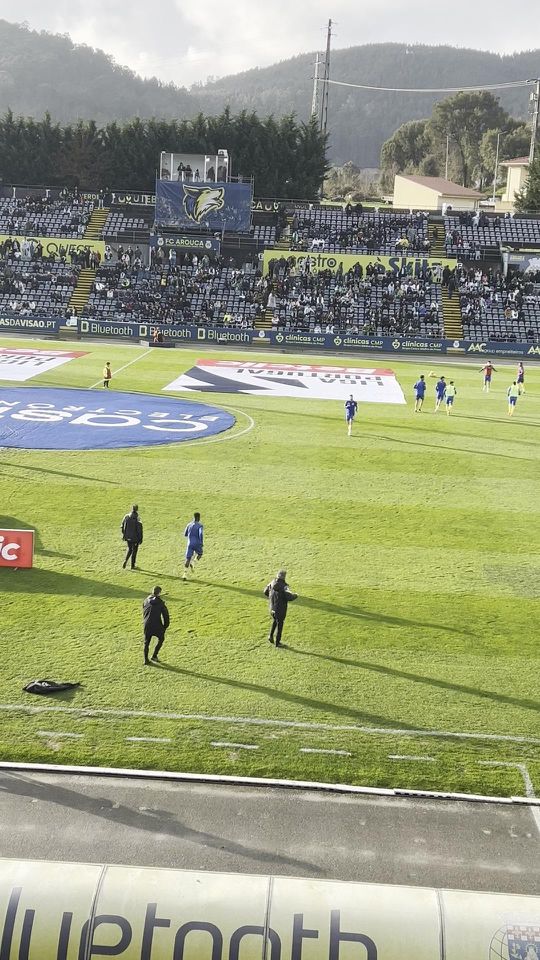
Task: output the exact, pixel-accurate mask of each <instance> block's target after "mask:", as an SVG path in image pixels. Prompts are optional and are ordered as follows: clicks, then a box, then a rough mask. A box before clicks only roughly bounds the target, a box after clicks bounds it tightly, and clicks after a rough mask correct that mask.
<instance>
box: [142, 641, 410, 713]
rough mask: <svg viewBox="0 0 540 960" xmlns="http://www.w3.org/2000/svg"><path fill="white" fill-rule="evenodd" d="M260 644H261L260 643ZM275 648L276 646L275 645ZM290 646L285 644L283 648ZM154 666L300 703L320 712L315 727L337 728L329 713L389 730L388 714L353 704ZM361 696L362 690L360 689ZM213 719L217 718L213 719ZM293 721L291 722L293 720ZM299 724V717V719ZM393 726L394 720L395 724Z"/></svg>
mask: <svg viewBox="0 0 540 960" xmlns="http://www.w3.org/2000/svg"><path fill="white" fill-rule="evenodd" d="M261 646H262V644H261ZM264 646H265V647H268V648H269V650H270V651H271V649H272V648H271V647H270V644H269V643H265V644H264ZM274 649H275V648H274ZM287 649H292V648H290V647H289V648H288V647H287V646H286V645H284V650H287ZM154 666H155V667H156V668H160V669H161V670H165V671H169V672H170V673H177V674H179V675H180V676H183V677H191V678H192V679H194V680H204V681H205V682H206V683H214V684H218V685H221V686H225V687H232V688H233V690H243V691H245V692H246V693H255V694H262V695H263V696H265V697H269V698H270V699H271V700H279V701H281V702H282V703H292V704H294V705H295V706H300V707H303V708H307V709H308V710H309V711H311V712H312V711H323V712H324V714H325V718H327V719H323V720H322V721H320V722H319V721H317V722H316V725H317V727H318V728H324V727H328V729H329V730H332V729H334V728H335V727H336V723H335V721H333V720H332V716H335V717H341V718H343V719H345V720H348V721H349V724H351V729H356V728H358V727H360V726H370V727H373V726H376V727H378V728H381V729H383V728H384V729H388V730H390V729H392V721H390V720H389V719H388V717H381V716H379V715H377V714H374V713H368V712H367V711H365V710H360V709H358V708H356V707H353V706H347V705H346V704H343V703H339V704H336V703H328V702H327V701H325V700H316V699H315V698H314V697H306V696H303V695H302V694H299V693H292V692H291V691H289V690H280V689H277V688H276V687H270V686H268V685H263V684H260V683H252V682H251V681H248V680H238V679H237V678H233V677H227V676H221V677H217V676H214V675H212V674H209V673H200V672H199V671H196V670H188V669H187V668H186V667H176V666H173V665H172V664H170V663H164V662H163V661H162V660H159V661H158V662H157V663H155V664H154ZM359 695H360V696H361V692H360V691H359ZM215 719H216V720H218V719H219V717H216V718H215ZM275 722H276V724H279V720H276V721H275ZM290 722H291V721H286V723H287V724H290ZM292 722H294V721H292ZM298 722H299V723H300V724H302V722H303V721H302V720H299V721H298ZM394 725H395V723H394ZM307 726H308V727H309V726H311V723H310V722H308V723H307ZM399 726H400V729H403V730H411V731H413V730H419V729H422V728H421V727H418V725H414V726H412V725H411V724H409V723H405V722H402V721H399ZM339 728H340V729H343V725H342V724H340V725H339Z"/></svg>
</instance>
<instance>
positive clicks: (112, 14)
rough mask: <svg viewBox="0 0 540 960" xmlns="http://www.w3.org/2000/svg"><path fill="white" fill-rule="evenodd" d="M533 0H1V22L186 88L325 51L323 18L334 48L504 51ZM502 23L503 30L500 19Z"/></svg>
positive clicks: (518, 39) (523, 32) (517, 37)
mask: <svg viewBox="0 0 540 960" xmlns="http://www.w3.org/2000/svg"><path fill="white" fill-rule="evenodd" d="M535 11H536V2H534V4H533V0H514V2H513V4H512V16H509V15H508V5H507V3H506V0H505V2H504V3H503V0H476V2H475V3H471V2H470V0H454V4H453V6H452V8H451V10H450V9H449V8H448V7H444V5H440V4H439V5H436V4H432V3H430V2H428V0H408V2H407V3H404V2H403V0H362V2H361V3H360V2H358V0H332V2H331V3H329V2H328V0H229V2H228V3H225V2H224V0H199V2H198V3H197V2H190V0H159V3H154V4H153V5H152V4H149V3H148V0H131V2H130V3H129V4H127V5H126V4H120V3H119V2H118V0H92V2H91V3H90V4H89V3H88V2H87V0H84V2H83V0H54V3H49V4H44V3H43V0H25V4H24V6H23V7H22V8H21V6H20V2H19V0H2V15H3V16H4V18H5V19H6V20H11V21H15V22H20V21H21V19H22V17H23V16H24V18H25V21H26V22H27V23H28V25H29V26H30V27H31V28H33V29H37V30H42V29H45V30H49V31H51V32H53V33H67V34H69V35H70V36H71V38H72V39H73V40H74V41H75V42H76V43H87V44H88V45H90V46H92V47H99V48H101V49H103V50H105V52H106V53H109V54H110V55H112V56H113V57H114V58H115V60H117V61H118V62H119V63H121V64H123V65H125V66H128V67H130V68H131V69H132V70H135V71H136V72H137V73H140V74H141V75H142V76H145V77H148V76H157V77H159V78H160V79H161V80H163V81H173V82H175V83H178V84H180V85H183V86H188V85H190V84H192V83H195V82H198V81H204V80H206V78H207V77H208V76H209V75H212V76H224V75H226V74H232V73H238V72H240V71H242V70H247V69H250V68H252V67H256V66H268V65H270V64H271V63H275V62H276V61H279V60H284V59H287V58H288V57H291V56H295V55H296V54H299V53H304V52H308V51H315V50H322V49H323V47H324V45H325V41H326V23H327V21H328V17H329V16H332V18H333V19H334V20H335V27H334V31H335V36H334V39H333V44H334V46H335V47H338V48H339V47H349V46H355V45H357V44H362V43H378V42H388V41H392V40H393V41H400V42H405V43H438V44H442V43H444V44H453V45H456V46H470V47H478V48H480V49H489V50H495V51H498V52H500V53H505V52H506V53H510V52H512V51H514V50H518V49H529V48H530V46H531V43H530V37H531V23H532V22H534V20H535V16H536V13H535ZM503 22H504V25H505V26H504V30H503V29H501V23H503Z"/></svg>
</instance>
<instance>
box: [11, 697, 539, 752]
mask: <svg viewBox="0 0 540 960" xmlns="http://www.w3.org/2000/svg"><path fill="white" fill-rule="evenodd" d="M0 710H2V711H4V712H7V713H9V712H13V711H15V712H22V713H30V714H36V713H69V714H78V715H79V716H81V717H107V718H110V720H111V722H112V720H113V718H115V717H137V718H141V719H145V720H201V721H203V722H204V723H225V724H231V725H236V724H240V725H246V726H256V727H290V728H291V729H297V730H333V731H337V732H341V731H343V732H346V731H351V732H354V733H364V734H367V735H368V736H391V737H431V738H434V739H438V738H440V739H442V740H481V741H491V742H493V743H528V744H531V745H534V746H540V737H522V736H513V735H512V734H498V733H480V732H479V733H464V732H458V731H451V730H422V729H418V730H415V729H410V730H407V729H399V728H394V729H393V728H390V727H389V728H386V727H362V726H358V725H356V724H345V723H341V724H333V723H318V722H316V721H313V722H312V721H299V720H277V719H272V718H263V717H227V716H219V715H216V716H212V715H210V716H208V715H206V714H201V713H174V712H173V711H167V712H165V711H163V712H157V711H151V710H116V709H103V708H88V709H85V708H84V707H58V706H55V707H45V706H39V707H33V706H30V705H28V704H20V703H19V704H9V703H2V704H0Z"/></svg>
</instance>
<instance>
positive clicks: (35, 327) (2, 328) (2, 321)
mask: <svg viewBox="0 0 540 960" xmlns="http://www.w3.org/2000/svg"><path fill="white" fill-rule="evenodd" d="M64 322H65V321H64V320H61V319H60V318H59V317H21V316H18V317H5V316H0V333H30V334H34V336H39V337H42V336H43V335H46V336H49V337H55V336H57V335H58V331H59V329H60V325H61V324H62V323H64Z"/></svg>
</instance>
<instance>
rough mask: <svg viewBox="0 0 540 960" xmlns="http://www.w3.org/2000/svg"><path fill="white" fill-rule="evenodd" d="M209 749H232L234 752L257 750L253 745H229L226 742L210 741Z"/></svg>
mask: <svg viewBox="0 0 540 960" xmlns="http://www.w3.org/2000/svg"><path fill="white" fill-rule="evenodd" d="M210 746H211V747H234V749H235V750H258V749H259V748H258V746H257V745H256V744H255V743H229V741H228V740H211V741H210Z"/></svg>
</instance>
